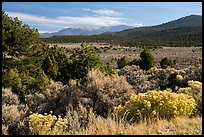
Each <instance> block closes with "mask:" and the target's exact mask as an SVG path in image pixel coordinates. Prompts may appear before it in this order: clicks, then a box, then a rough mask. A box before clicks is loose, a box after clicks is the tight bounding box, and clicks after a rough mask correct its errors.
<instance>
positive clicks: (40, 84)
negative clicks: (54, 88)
mask: <svg viewBox="0 0 204 137" xmlns="http://www.w3.org/2000/svg"><path fill="white" fill-rule="evenodd" d="M42 51H43V48H42V43H41V42H40V39H39V34H38V31H37V30H35V29H30V27H29V26H28V25H26V24H24V25H22V22H21V21H19V20H18V19H17V18H14V19H13V18H11V17H9V16H8V15H7V14H6V13H5V12H2V53H3V58H2V72H3V77H2V87H7V88H11V89H12V91H13V92H15V93H16V94H17V95H19V97H20V100H21V101H24V96H25V94H30V93H34V92H41V91H43V90H44V89H45V87H46V85H47V84H48V79H47V76H46V75H45V74H44V72H43V71H42V69H41V65H42V60H43V58H44V54H43V52H42Z"/></svg>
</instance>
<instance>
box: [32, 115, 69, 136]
mask: <svg viewBox="0 0 204 137" xmlns="http://www.w3.org/2000/svg"><path fill="white" fill-rule="evenodd" d="M66 124H67V119H66V118H64V119H62V118H61V116H60V115H58V118H57V117H56V116H52V115H51V114H49V115H47V114H45V115H42V114H38V113H34V114H32V115H30V116H29V128H30V131H31V132H32V133H34V134H37V135H60V134H65V132H66V131H65V130H66V128H67V125H66Z"/></svg>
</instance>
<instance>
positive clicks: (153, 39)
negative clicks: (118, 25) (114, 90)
mask: <svg viewBox="0 0 204 137" xmlns="http://www.w3.org/2000/svg"><path fill="white" fill-rule="evenodd" d="M43 41H45V42H48V43H70V42H83V41H86V42H106V43H112V44H120V45H125V46H201V45H202V16H200V15H190V16H185V17H182V18H179V19H177V20H173V21H170V22H167V23H162V24H160V25H155V26H146V27H139V28H132V29H127V30H124V31H119V32H112V33H111V32H110V33H104V34H100V35H93V36H54V37H51V38H47V39H43Z"/></svg>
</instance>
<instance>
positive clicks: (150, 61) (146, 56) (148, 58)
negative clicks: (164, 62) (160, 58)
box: [139, 48, 154, 70]
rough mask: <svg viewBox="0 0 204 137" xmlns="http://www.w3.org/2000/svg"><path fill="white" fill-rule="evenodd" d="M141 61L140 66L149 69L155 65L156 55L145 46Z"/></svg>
mask: <svg viewBox="0 0 204 137" xmlns="http://www.w3.org/2000/svg"><path fill="white" fill-rule="evenodd" d="M140 58H141V60H140V62H139V66H140V68H141V69H143V70H149V69H150V68H151V67H153V66H154V57H153V55H152V54H151V53H150V50H149V49H147V48H145V49H144V50H143V51H142V52H141V53H140Z"/></svg>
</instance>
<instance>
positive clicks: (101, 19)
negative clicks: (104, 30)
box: [6, 12, 126, 28]
mask: <svg viewBox="0 0 204 137" xmlns="http://www.w3.org/2000/svg"><path fill="white" fill-rule="evenodd" d="M6 13H7V14H8V15H9V16H11V17H18V19H19V20H21V21H23V23H26V24H28V25H30V24H32V25H33V26H46V27H48V26H49V27H52V26H55V27H56V26H58V27H59V26H61V27H63V28H65V27H70V26H76V25H89V26H113V25H120V24H126V23H125V22H124V21H125V20H126V18H119V17H108V16H82V17H72V16H59V17H56V18H47V17H45V16H37V15H30V14H25V13H18V12H6Z"/></svg>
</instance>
